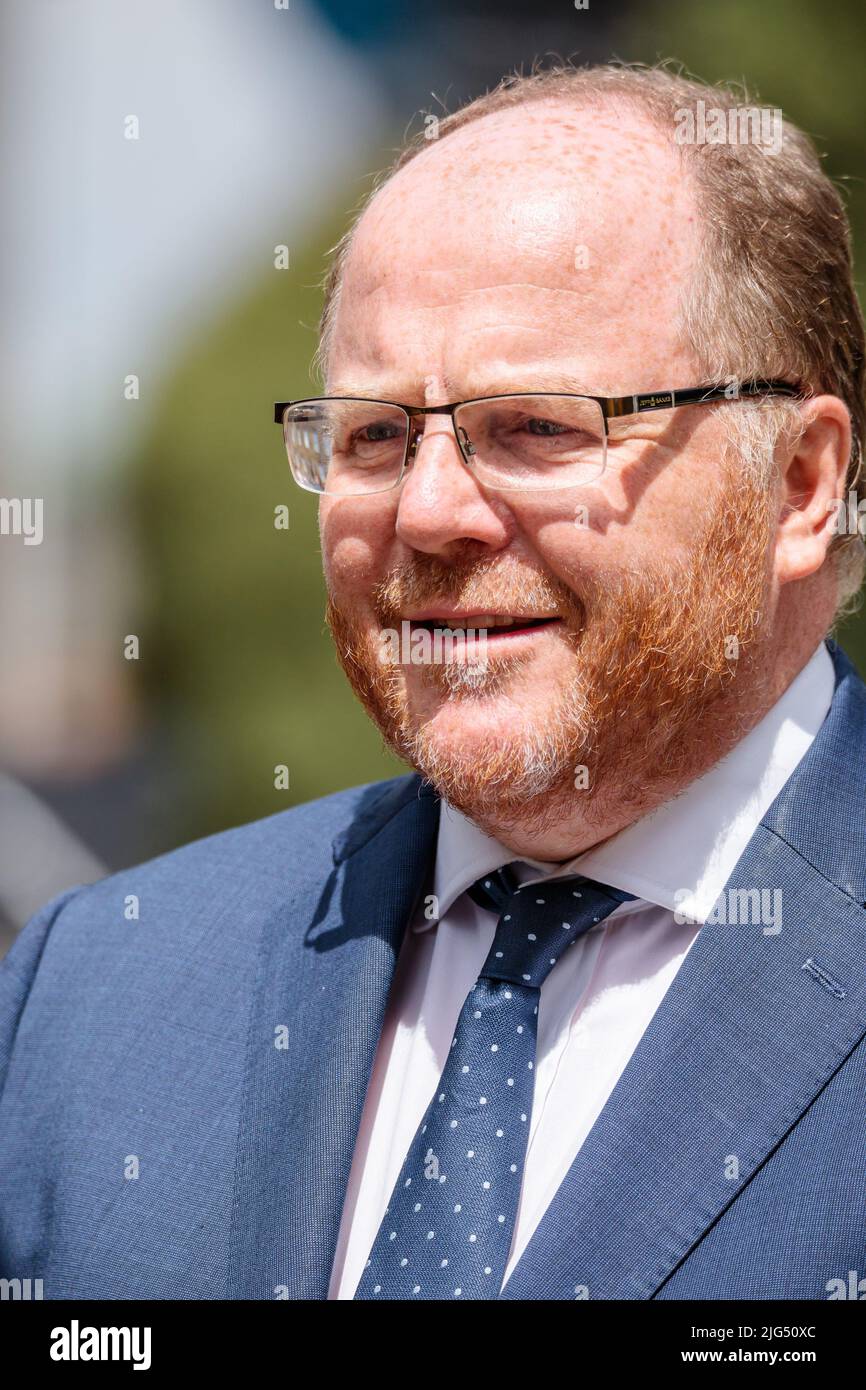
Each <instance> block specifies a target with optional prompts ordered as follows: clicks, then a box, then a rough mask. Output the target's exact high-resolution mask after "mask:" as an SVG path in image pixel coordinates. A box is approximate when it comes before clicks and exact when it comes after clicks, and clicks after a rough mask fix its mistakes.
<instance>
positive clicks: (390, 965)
mask: <svg viewBox="0 0 866 1390" xmlns="http://www.w3.org/2000/svg"><path fill="white" fill-rule="evenodd" d="M369 795H370V796H371V797H372V800H373V804H372V805H370V806H369V807H367V806H364V805H363V804H362V807H361V809H360V810H359V812H358V813H357V814H356V816H355V818H354V820H353V822H352V824H351V826H350V827H349V829H348V830H347V831H346V832H344V833H343V834H342V835H340V836H338V837H337V839H336V840H335V842H334V846H333V866H332V869H331V872H330V875H329V877H328V879H327V881H326V883H325V884H324V888H323V887H322V879H321V869H319V871H318V874H316V872H315V870H313V871H312V876H311V878H310V881H309V882H300V883H299V884H298V887H297V891H296V893H295V895H294V897H293V899H292V900H291V901H290V902H287V903H285V904H284V905H281V906H280V909H279V910H278V911H276V912H275V913H274V914H273V915H272V917H271V919H270V920H269V921H268V923H267V924H266V928H265V932H264V937H263V943H262V950H261V956H260V967H259V972H258V979H257V982H256V986H255V996H254V1004H253V1011H252V1019H251V1026H250V1035H249V1040H248V1043H247V1064H246V1078H245V1086H244V1100H243V1109H242V1115H241V1123H240V1131H239V1139H238V1159H237V1170H236V1178H235V1201H234V1210H233V1218H232V1235H231V1251H230V1260H229V1292H228V1295H227V1296H228V1297H230V1298H236V1299H237V1298H256V1299H273V1298H278V1297H285V1298H289V1299H324V1298H326V1297H327V1291H328V1284H329V1280H330V1273H331V1265H332V1263H333V1258H334V1252H335V1249H336V1243H337V1237H338V1233H339V1225H340V1217H341V1213H342V1206H343V1200H344V1197H345V1193H346V1187H347V1184H348V1180H349V1172H350V1168H351V1164H352V1156H353V1152H354V1145H355V1140H356V1137H357V1132H358V1128H359V1125H360V1122H361V1113H362V1110H363V1104H364V1098H365V1095H366V1091H367V1085H368V1083H369V1079H370V1073H371V1071H372V1067H373V1061H374V1058H375V1053H376V1047H377V1044H378V1040H379V1035H380V1032H381V1029H382V1022H383V1017H384V1012H385V1005H386V1002H387V997H388V991H389V989H390V985H391V980H392V977H393V974H394V967H395V964H396V959H397V954H398V951H399V947H400V943H401V941H402V939H403V933H404V931H405V929H406V926H407V923H408V922H409V920H410V917H411V915H412V913H413V911H414V908H415V906H416V904H417V902H418V899H419V896H420V894H421V892H422V890H423V888H424V885H425V882H426V881H427V878H428V875H429V872H430V870H431V868H432V858H433V854H434V852H435V844H436V829H437V825H438V813H439V801H438V799H437V798H436V797H435V794H434V793H433V792H432V789H431V788H429V787H427V786H422V784H421V782H420V779H419V778H418V777H416V776H410V777H407V778H400V779H399V780H398V781H396V782H392V783H389V784H388V786H387V787H386V789H385V792H384V793H383V792H382V789H381V787H374V788H373V789H371V793H370V794H369ZM296 833H297V832H296ZM317 894H318V901H316V896H317ZM280 1029H282V1030H283V1032H282V1034H279V1033H278V1031H277V1030H280ZM277 1040H279V1041H280V1044H281V1045H280V1046H275V1041H277Z"/></svg>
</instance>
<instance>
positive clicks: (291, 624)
mask: <svg viewBox="0 0 866 1390" xmlns="http://www.w3.org/2000/svg"><path fill="white" fill-rule="evenodd" d="M0 38H2V51H0V90H2V92H3V107H2V125H0V152H2V170H3V173H2V177H3V185H4V187H3V204H2V206H3V211H2V233H3V235H2V237H0V302H2V305H3V311H4V312H3V321H2V336H0V342H2V371H0V398H2V407H3V408H2V412H0V496H2V497H4V498H15V497H19V498H41V499H43V534H42V540H41V543H40V544H31V543H28V542H27V539H26V536H25V535H23V534H17V535H16V534H6V535H2V536H0V663H2V665H0V670H2V679H0V954H2V952H3V950H5V949H6V947H8V944H9V942H10V941H11V940H12V938H13V936H14V934H15V932H16V931H17V930H19V929H20V927H21V926H22V925H23V923H24V921H25V920H26V919H27V917H28V916H29V915H30V913H31V912H33V911H34V910H35V909H36V908H37V907H38V906H40V905H41V904H42V903H44V902H45V901H47V899H48V898H49V897H51V896H52V895H53V894H54V893H56V892H58V891H60V890H61V889H63V888H65V887H69V886H71V885H74V884H77V883H82V882H88V881H91V880H92V879H94V878H97V877H99V876H100V875H101V874H103V873H105V872H107V871H109V870H112V869H115V868H120V867H123V866H125V865H128V864H131V863H134V862H136V861H137V860H140V859H143V858H145V857H148V856H150V855H152V854H155V853H158V852H161V851H162V850H166V849H169V848H172V847H173V846H175V845H177V844H179V843H181V842H183V841H185V840H189V839H193V838H196V837H198V836H200V835H204V834H207V833H209V832H211V831H214V830H219V829H221V828H224V827H227V826H230V825H235V824H238V823H240V822H243V821H246V820H250V819H253V818H255V817H259V816H263V815H268V814H270V813H272V812H275V811H278V810H282V809H284V808H285V807H286V806H288V805H292V804H295V803H297V802H301V801H306V800H309V799H311V798H313V797H318V796H322V795H325V794H327V793H329V792H331V791H335V790H338V789H340V788H343V787H348V786H351V785H353V784H356V783H359V782H365V781H369V780H373V779H378V778H382V777H387V776H391V775H393V774H394V773H396V772H400V771H404V770H405V769H404V768H403V766H402V765H401V764H399V763H398V762H397V761H396V760H395V759H394V758H393V757H391V755H389V754H388V753H386V752H385V751H384V750H383V749H382V747H381V744H380V740H379V736H378V734H377V733H376V731H375V730H374V728H373V726H372V725H371V724H370V723H369V721H368V719H367V717H366V716H365V715H364V714H363V712H362V710H361V709H360V707H359V706H358V705H357V704H356V702H355V700H354V698H353V696H352V695H351V693H350V690H349V687H348V685H347V683H346V682H345V679H344V677H343V675H342V673H341V671H340V669H339V667H338V665H337V662H336V659H335V657H334V655H333V653H332V650H331V646H330V639H329V637H328V634H327V630H326V628H325V625H324V619H323V612H324V585H323V582H322V577H321V563H320V555H319V548H318V534H317V529H316V501H315V499H314V498H313V497H312V496H310V495H307V494H303V493H301V492H300V491H299V490H298V489H297V488H296V487H295V486H294V484H293V483H292V481H291V478H290V475H289V472H288V465H287V464H286V461H285V455H284V453H283V449H282V442H281V439H280V433H279V429H278V428H277V426H275V425H274V424H272V423H271V414H270V412H271V403H272V402H273V401H274V400H276V399H280V398H283V399H285V398H291V397H293V396H304V395H312V394H315V393H316V391H317V390H318V389H319V386H320V383H319V382H318V381H317V380H316V379H315V378H314V377H313V375H312V373H311V366H310V364H311V360H312V355H313V352H314V349H315V346H316V331H315V325H316V322H317V319H318V314H319V308H320V302H321V291H320V284H321V279H322V275H323V272H324V269H325V261H326V253H327V251H328V250H329V249H330V247H332V246H333V244H334V243H335V242H336V240H337V239H338V237H339V236H340V234H341V233H342V231H343V230H344V228H345V226H346V224H347V221H348V219H349V216H350V214H351V212H352V210H353V209H354V208H356V207H357V205H358V203H359V201H360V199H361V198H362V197H363V195H364V194H365V192H366V191H367V189H368V188H369V186H370V182H371V178H372V175H373V174H374V173H375V172H376V171H377V170H379V169H380V168H382V167H383V166H384V165H386V164H387V163H388V162H389V161H390V159H391V157H392V154H393V152H394V150H395V147H396V146H398V145H399V144H400V142H401V141H402V138H403V136H404V133H405V132H406V131H407V129H414V128H416V126H418V125H421V126H423V115H424V113H425V112H427V111H432V112H434V113H435V112H440V113H441V112H442V111H443V109H445V110H453V109H454V108H455V107H456V106H458V105H460V104H462V103H463V102H464V101H466V100H467V99H470V98H472V97H475V96H477V95H479V94H480V93H481V92H483V91H484V90H486V89H487V88H488V87H490V86H493V85H495V84H496V82H497V81H498V80H499V79H500V77H502V76H503V75H504V74H505V73H507V72H508V71H510V70H512V69H514V68H520V67H523V68H524V70H526V69H528V67H529V65H530V64H531V62H532V60H533V59H534V58H536V57H545V56H546V55H547V56H554V57H560V58H572V59H574V60H575V61H600V60H606V59H609V58H611V57H617V58H621V59H626V60H644V61H654V60H656V59H657V58H671V57H672V58H676V59H677V60H679V61H680V62H681V63H683V64H684V65H685V66H686V68H688V69H690V70H691V71H692V72H693V73H695V74H697V75H698V76H700V77H703V78H706V79H709V80H711V81H715V80H718V79H720V78H733V79H737V80H743V79H745V80H746V81H747V82H748V83H749V86H750V89H751V90H752V94H753V96H754V95H755V94H756V95H757V99H758V100H760V102H761V103H762V104H764V105H769V106H781V107H782V108H783V109H784V110H785V111H786V113H787V114H788V115H789V116H791V117H792V118H793V119H794V120H795V121H797V122H798V123H799V124H800V125H801V126H803V127H804V128H805V129H806V130H807V131H808V132H809V133H810V134H811V135H812V136H813V138H814V139H815V140H816V142H817V144H818V146H819V148H820V149H821V150H822V152H825V153H826V167H827V169H828V171H829V172H830V174H831V175H832V176H833V177H835V178H836V179H837V180H844V182H845V184H846V187H847V196H848V202H849V208H850V213H851V218H852V222H853V227H854V233H855V241H856V249H857V252H858V265H859V264H860V262H862V260H863V257H864V255H866V187H864V182H863V172H864V144H866V83H864V82H863V69H864V58H866V8H864V7H863V6H862V4H860V3H859V0H762V4H761V5H760V7H756V6H755V5H754V3H752V0H725V3H724V4H717V3H709V0H704V3H695V0H633V3H629V0H590V3H589V4H588V5H586V6H585V7H582V8H578V7H577V6H576V5H575V4H574V3H572V0H531V3H528V0H519V2H518V0H498V3H497V4H496V5H495V6H491V5H490V4H489V0H484V2H483V3H482V0H460V3H450V0H440V2H439V3H438V4H437V5H423V6H422V5H413V6H408V5H399V4H397V3H396V0H366V2H365V0H319V3H316V0H183V3H178V0H2V5H0ZM278 247H285V248H287V251H286V253H285V255H283V256H282V257H280V256H279V253H278V252H277V251H276V248H278ZM281 506H286V507H288V527H287V528H282V529H277V528H276V527H275V525H274V517H275V508H278V507H281ZM31 535H32V537H33V538H35V532H32V533H31ZM840 640H841V642H842V645H843V646H844V647H845V648H846V650H847V651H848V653H849V654H850V655H851V657H852V658H853V659H854V660H855V662H856V663H857V664H858V665H859V667H860V670H861V672H866V619H864V617H863V616H859V617H855V618H854V619H852V620H850V621H849V623H848V624H847V625H846V627H845V628H844V629H843V630H842V632H841V633H840ZM276 763H283V764H285V766H286V767H287V768H288V770H289V785H288V787H284V788H280V789H277V788H276V787H275V785H274V780H275V779H274V766H275V764H276Z"/></svg>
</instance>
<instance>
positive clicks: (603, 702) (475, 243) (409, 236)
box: [320, 105, 772, 820]
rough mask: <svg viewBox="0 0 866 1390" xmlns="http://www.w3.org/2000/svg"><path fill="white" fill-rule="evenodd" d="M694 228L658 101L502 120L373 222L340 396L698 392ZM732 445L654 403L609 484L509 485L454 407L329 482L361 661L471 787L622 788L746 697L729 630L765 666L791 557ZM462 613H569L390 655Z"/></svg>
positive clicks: (339, 586) (336, 625)
mask: <svg viewBox="0 0 866 1390" xmlns="http://www.w3.org/2000/svg"><path fill="white" fill-rule="evenodd" d="M698 233H699V219H698V216H697V214H696V211H695V209H694V207H693V203H692V198H691V194H690V192H689V190H688V188H687V186H686V185H685V183H684V182H683V180H682V177H681V175H680V172H679V165H678V160H677V155H676V153H675V147H673V146H671V147H665V146H664V145H663V144H662V143H661V142H660V140H659V137H658V134H657V133H655V132H654V131H653V130H652V128H651V127H649V126H647V125H645V124H643V122H641V121H639V120H638V119H637V118H631V117H624V116H622V115H619V116H615V115H614V114H613V113H611V112H608V111H604V110H601V111H599V110H595V111H586V112H580V111H578V112H574V113H565V114H564V113H562V112H561V111H557V110H556V109H555V108H551V107H550V106H547V105H545V106H542V105H535V106H532V107H528V108H523V109H522V110H521V111H519V112H518V113H516V114H515V113H501V114H497V115H494V116H489V117H486V118H485V119H484V120H482V121H480V122H478V123H477V124H475V125H472V126H469V127H467V128H466V129H464V130H462V131H459V132H457V133H456V134H454V135H452V136H449V137H448V138H447V139H446V140H444V141H443V142H442V145H441V146H437V145H436V144H435V143H433V144H431V147H430V149H429V150H425V151H424V152H423V154H422V155H420V156H419V157H417V158H416V159H415V160H414V161H413V162H412V163H411V164H410V165H409V166H408V167H407V168H406V169H404V170H403V171H401V172H400V173H399V174H398V175H397V176H396V177H395V178H394V179H392V180H391V181H390V183H389V184H388V185H387V186H386V187H385V188H384V189H383V190H382V191H381V192H380V194H379V195H378V196H377V198H376V199H375V200H374V202H373V203H372V204H371V206H370V207H369V208H368V210H367V211H366V213H365V214H364V216H363V218H362V220H361V223H360V225H359V227H358V229H357V232H356V236H355V240H354V244H353V247H352V250H351V253H350V256H349V259H348V263H347V267H346V273H345V279H344V283H343V290H342V297H341V301H340V305H339V310H338V314H337V318H336V322H335V331H334V337H333V351H332V355H331V361H330V368H329V379H328V388H327V389H328V392H329V393H330V394H344V395H351V394H354V395H365V396H372V397H377V398H379V399H386V400H387V399H391V400H396V401H403V402H407V403H417V404H419V405H436V404H440V403H444V402H447V401H453V400H460V399H464V398H467V397H473V396H480V395H490V394H495V393H498V392H503V393H504V392H511V391H543V390H551V391H556V390H560V391H578V392H579V391H585V392H587V393H589V394H593V395H618V394H625V393H630V392H632V391H642V390H650V389H655V388H663V387H666V386H694V385H698V384H700V382H699V381H698V379H697V378H696V375H695V372H696V369H695V365H694V363H693V362H692V361H691V359H690V357H689V355H688V354H687V352H686V350H685V348H684V346H683V345H682V344H681V343H680V342H679V341H678V336H677V324H678V301H679V296H680V294H681V292H682V290H683V288H684V286H686V285H687V283H688V277H689V275H690V272H691V268H692V266H693V264H694V262H695V258H696V256H697V254H698ZM743 408H747V407H743ZM722 437H723V436H722V428H721V422H720V421H719V419H718V416H717V412H716V410H715V408H714V407H707V406H704V407H698V408H693V409H680V410H677V411H664V412H658V413H652V414H650V415H645V416H642V417H632V418H631V419H629V420H628V421H624V422H621V423H620V425H619V426H618V427H617V429H616V432H615V435H614V436H613V437H612V440H611V444H610V446H609V451H608V464H607V469H606V471H605V473H604V474H603V476H602V477H601V478H599V479H597V480H596V481H594V482H593V483H591V484H587V485H585V486H582V487H580V488H573V489H572V488H568V489H563V490H548V491H535V492H524V493H516V492H511V491H498V492H497V491H494V490H492V489H488V488H485V487H484V486H482V485H481V484H480V483H478V482H476V480H475V478H474V477H473V475H472V473H471V472H470V471H469V470H468V469H467V467H466V466H465V464H464V462H463V460H462V458H461V455H460V452H459V450H458V448H457V445H456V441H455V438H454V434H453V430H452V425H451V421H450V419H449V418H448V417H447V416H436V415H432V416H427V417H426V418H425V420H424V431H423V437H422V440H421V441H420V443H419V446H418V452H417V454H416V457H415V460H414V462H413V464H412V466H411V468H410V470H409V471H408V473H407V474H406V475H405V477H404V479H403V481H402V482H401V484H400V485H399V487H397V488H395V489H392V490H391V491H388V492H384V493H380V494H376V495H370V496H367V497H347V498H335V497H323V498H322V500H321V506H320V529H321V537H322V550H323V556H324V564H325V576H326V582H327V587H328V595H329V604H328V620H329V623H330V625H331V628H332V631H333V633H334V637H335V640H336V643H337V649H338V652H339V655H340V659H341V661H342V663H343V666H344V669H345V670H346V673H347V675H348V676H349V679H350V681H351V682H352V684H353V686H354V688H355V690H356V692H357V693H358V695H359V696H360V697H361V698H362V699H363V701H364V702H365V704H366V706H367V708H368V710H369V712H370V713H371V715H372V716H373V718H374V719H375V720H376V722H377V723H378V725H379V727H380V728H381V729H382V731H383V733H384V734H385V737H386V738H387V740H388V742H389V743H390V744H391V746H392V747H394V748H395V749H396V750H397V751H398V752H399V753H400V754H401V755H402V756H403V757H405V758H406V759H407V761H409V762H410V763H412V764H413V765H414V766H415V767H417V768H418V770H419V771H421V772H422V773H424V774H425V775H426V776H428V777H430V779H431V780H432V781H433V782H434V784H435V785H436V786H437V787H438V789H439V790H440V792H441V793H442V794H443V795H445V796H446V797H448V798H449V799H450V800H451V801H452V802H453V803H454V804H456V805H458V806H460V807H461V808H462V809H464V810H466V811H467V812H469V813H471V814H473V815H475V816H476V817H477V818H479V819H481V820H483V816H482V814H481V813H482V811H484V810H485V809H486V810H487V811H489V810H490V809H491V808H492V807H495V808H496V809H497V812H498V813H499V815H500V816H505V817H508V816H509V815H511V816H514V817H518V816H520V815H523V814H525V813H526V812H527V810H530V811H531V810H532V807H533V805H535V806H536V810H537V812H538V814H539V815H542V814H544V811H543V809H542V808H546V814H548V815H553V814H558V813H560V812H561V807H560V812H557V811H555V810H554V808H555V807H556V805H557V803H558V802H561V799H562V797H563V796H567V795H571V796H572V797H573V796H574V789H575V786H576V785H579V784H580V781H581V779H582V780H583V782H584V785H585V784H586V782H587V781H588V787H587V788H586V790H588V792H589V796H588V797H584V805H587V804H590V805H591V803H592V800H593V796H594V795H596V794H601V793H602V791H603V789H604V788H605V786H607V787H610V785H611V783H612V782H613V781H616V782H617V787H618V794H619V795H620V796H624V797H626V798H627V797H628V796H629V795H636V794H637V789H638V788H639V787H640V785H641V782H642V780H644V779H646V777H647V776H650V777H652V778H656V779H657V778H658V777H659V776H662V777H664V776H668V775H669V776H675V775H676V772H677V769H678V767H679V766H680V764H683V765H684V766H687V765H688V763H687V758H688V739H687V738H686V737H685V734H686V731H688V730H689V729H690V728H694V727H696V725H697V722H698V721H699V720H701V719H703V720H704V722H706V716H707V714H708V712H709V711H711V709H712V708H713V706H714V705H715V704H716V703H717V702H718V701H719V699H720V698H721V697H724V696H725V693H726V691H727V688H728V686H729V685H730V679H731V674H732V672H734V671H735V670H736V669H737V660H738V658H737V657H736V656H734V657H733V659H732V652H733V651H735V650H736V649H735V648H734V647H733V646H732V643H731V639H736V640H738V641H739V643H740V657H739V660H740V661H741V662H742V659H743V653H746V654H747V655H748V653H749V652H750V651H751V646H752V642H753V639H754V635H755V631H756V625H757V622H758V618H759V615H760V611H761V608H762V605H763V603H764V600H765V597H766V585H767V580H768V575H769V553H770V546H769V541H770V537H771V535H772V499H771V498H769V497H767V496H765V494H764V492H763V490H761V489H760V488H756V487H755V486H749V485H748V483H747V482H746V481H745V480H744V479H743V478H742V477H738V476H737V475H736V473H735V472H734V471H733V470H730V469H725V468H724V467H723V465H722V457H721V446H722ZM454 614H457V615H459V617H460V621H462V622H463V623H465V624H466V625H469V626H473V625H474V626H478V625H479V624H478V623H475V624H473V623H472V621H471V620H472V618H473V617H477V616H481V615H497V616H498V617H500V618H501V617H513V618H517V619H526V620H528V621H530V622H531V621H533V620H535V619H539V618H542V617H544V618H553V619H554V621H552V622H546V623H544V624H541V625H538V626H535V627H532V628H530V629H529V630H528V631H527V630H525V629H524V631H522V632H518V633H516V634H513V635H509V634H508V633H500V634H499V635H497V634H496V632H495V629H493V630H491V629H489V628H488V638H487V645H486V653H485V656H486V667H485V669H484V670H483V671H480V672H479V671H478V669H477V668H475V669H474V670H473V669H470V668H469V666H468V665H467V663H466V662H465V661H462V662H461V661H460V659H459V658H456V659H455V660H454V661H452V662H451V663H445V664H438V665H437V664H432V665H415V664H402V663H400V662H397V661H393V662H391V663H390V664H383V662H382V660H381V659H380V658H381V654H382V641H381V634H382V632H383V629H396V630H399V629H400V627H401V622H402V620H403V619H407V618H408V619H422V618H426V619H427V620H431V619H432V620H434V621H435V620H437V619H438V620H439V621H438V622H436V625H437V626H445V625H446V620H447V618H448V617H449V616H450V615H454ZM740 669H741V670H742V669H743V667H742V665H741V666H740ZM581 767H586V768H587V772H586V773H581V772H580V768H581Z"/></svg>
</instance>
